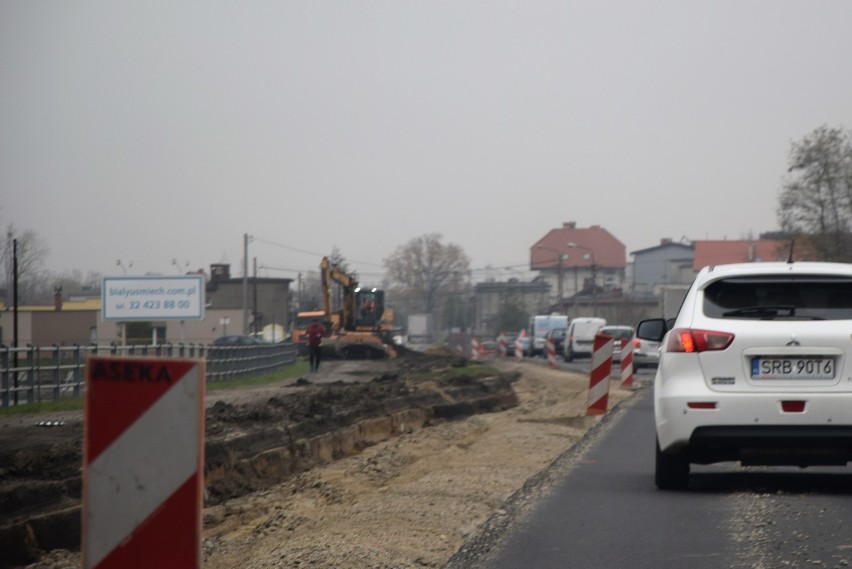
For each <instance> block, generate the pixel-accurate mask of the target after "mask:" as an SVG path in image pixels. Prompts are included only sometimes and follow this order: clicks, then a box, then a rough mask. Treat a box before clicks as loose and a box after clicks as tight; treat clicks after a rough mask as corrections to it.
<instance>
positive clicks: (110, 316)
mask: <svg viewBox="0 0 852 569" xmlns="http://www.w3.org/2000/svg"><path fill="white" fill-rule="evenodd" d="M101 300H102V310H101V314H102V316H103V319H104V320H125V321H129V320H201V319H203V318H204V276H203V275H186V276H182V277H104V281H103V286H102V288H101Z"/></svg>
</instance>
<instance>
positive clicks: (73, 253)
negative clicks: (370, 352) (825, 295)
mask: <svg viewBox="0 0 852 569" xmlns="http://www.w3.org/2000/svg"><path fill="white" fill-rule="evenodd" d="M850 23H852V2H849V1H846V0H835V1H807V2H806V1H798V0H797V1H789V0H788V1H778V0H765V1H747V0H730V1H715V0H714V1H701V2H698V1H688V0H642V1H641V2H637V1H634V0H613V1H609V2H599V1H583V2H579V1H571V0H552V1H551V0H541V1H534V0H533V1H523V2H518V1H511V2H509V1H500V0H484V1H476V2H474V1H464V0H451V1H446V2H443V1H431V0H430V1H400V0H392V1H348V2H327V1H313V0H311V1H304V2H288V1H283V0H270V1H251V0H249V1H240V2H221V1H213V2H211V1H209V0H205V1H174V0H168V1H160V0H154V1H150V0H146V1H142V2H116V1H113V0H108V1H103V2H91V1H85V0H84V1H74V2H63V1H25V0H20V1H18V0H0V198H2V199H1V200H0V207H2V209H0V223H2V226H3V228H4V229H5V228H6V226H8V224H10V223H13V224H14V225H15V226H16V227H17V228H19V229H32V230H34V231H36V232H37V233H38V234H39V235H40V236H41V237H42V239H43V240H44V241H45V243H46V244H47V246H48V247H49V248H50V255H49V257H48V259H47V266H48V268H50V269H51V270H54V271H64V270H67V269H80V270H82V271H83V272H86V271H90V270H94V271H99V272H102V273H104V274H105V275H121V274H123V269H122V267H119V266H117V260H119V259H120V260H121V261H122V263H123V265H124V266H125V267H128V266H129V265H130V263H132V265H133V266H132V267H130V268H129V270H128V274H139V275H142V274H145V273H148V272H154V273H161V274H166V275H176V274H178V270H179V269H183V268H184V267H185V266H186V265H187V264H188V265H189V267H190V268H192V269H195V268H199V267H205V268H206V267H208V266H209V265H210V264H211V263H217V262H227V263H231V265H232V267H233V268H232V274H233V275H234V276H240V275H241V263H242V257H243V249H242V248H243V234H246V233H247V234H249V235H252V236H253V237H254V240H253V241H252V243H251V244H250V246H249V259H253V258H257V263H258V265H260V266H262V267H272V269H267V270H261V274H264V275H265V276H277V277H295V276H296V271H299V270H301V271H309V270H316V269H317V267H318V265H319V262H320V259H321V256H322V255H323V254H328V253H329V252H330V251H331V250H332V248H333V247H337V248H339V250H340V252H341V253H342V254H343V255H344V257H346V258H347V259H349V260H350V262H351V264H352V265H353V268H355V269H357V270H359V271H360V272H361V273H362V278H361V280H362V282H368V281H370V280H371V277H370V275H371V274H372V275H376V276H377V275H378V273H381V272H382V270H381V265H382V261H383V259H385V258H386V257H388V256H389V255H390V254H392V253H393V251H394V250H395V249H396V248H397V247H398V246H400V245H403V244H404V243H406V242H407V241H408V240H410V239H412V238H414V237H419V236H421V235H424V234H427V233H440V234H441V235H443V238H444V242H445V243H454V244H456V245H459V246H460V247H461V248H462V249H464V251H465V252H466V253H467V254H468V256H469V257H470V260H471V265H472V267H473V268H474V269H476V270H477V272H476V273H475V274H476V275H477V278H481V277H483V276H485V275H487V274H488V273H487V272H485V271H483V270H481V269H485V268H486V267H489V266H490V267H493V268H494V269H500V268H503V267H513V268H516V269H523V266H524V265H525V264H528V262H529V248H530V246H531V245H532V244H533V243H534V242H535V241H537V240H538V239H539V238H541V237H542V236H544V235H545V234H546V233H547V232H548V231H549V230H550V229H553V228H557V227H561V225H562V224H563V223H564V222H568V221H576V222H577V225H578V226H579V227H587V226H590V225H601V226H603V227H605V228H606V229H608V230H609V231H610V232H611V233H612V234H613V235H614V236H615V237H616V238H618V239H619V240H620V241H621V242H622V243H624V245H625V246H626V248H627V251H628V253H630V252H631V251H635V250H638V249H643V248H646V247H650V246H653V245H656V244H658V243H659V241H660V239H661V238H663V237H669V238H673V239H675V240H679V239H681V238H682V237H685V238H688V239H724V238H728V239H739V238H745V237H748V236H749V235H754V236H756V235H757V234H758V233H760V232H764V231H769V230H773V229H776V228H777V222H776V207H777V197H778V192H779V189H780V187H781V183H782V181H783V177H784V175H785V172H786V169H787V158H788V153H789V150H790V145H791V143H792V142H793V141H798V140H800V139H801V138H802V137H804V136H805V135H807V134H809V133H811V132H812V131H813V130H814V129H815V128H817V127H819V126H821V125H828V126H831V127H843V128H849V127H852V72H850V64H849V59H850V56H852V33H850V31H849V30H850V28H849V26H850ZM173 259H176V260H177V266H175V265H174V264H173ZM281 269H287V270H281ZM494 276H498V277H504V278H506V277H508V276H511V274H510V272H503V273H502V274H500V273H496V272H495V275H494Z"/></svg>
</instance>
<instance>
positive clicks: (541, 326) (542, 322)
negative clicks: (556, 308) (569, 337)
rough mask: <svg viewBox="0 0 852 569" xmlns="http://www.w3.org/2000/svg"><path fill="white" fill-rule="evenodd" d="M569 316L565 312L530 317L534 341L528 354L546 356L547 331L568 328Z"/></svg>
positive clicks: (530, 329) (530, 327)
mask: <svg viewBox="0 0 852 569" xmlns="http://www.w3.org/2000/svg"><path fill="white" fill-rule="evenodd" d="M567 327H568V317H567V316H565V315H564V314H556V313H555V312H554V313H553V314H546V315H545V314H539V315H538V316H532V317H531V318H530V325H529V331H530V336H531V337H532V341H531V342H530V347H529V353H527V354H525V355H527V356H546V355H547V354H546V353H545V352H546V347H545V343H546V342H547V333H548V332H550V331H551V330H553V329H554V328H567Z"/></svg>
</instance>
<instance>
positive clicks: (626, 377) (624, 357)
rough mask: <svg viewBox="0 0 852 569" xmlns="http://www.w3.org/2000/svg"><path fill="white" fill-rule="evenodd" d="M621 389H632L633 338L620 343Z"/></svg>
mask: <svg viewBox="0 0 852 569" xmlns="http://www.w3.org/2000/svg"><path fill="white" fill-rule="evenodd" d="M620 367H621V387H633V338H626V339H624V340H622V341H621V363H620Z"/></svg>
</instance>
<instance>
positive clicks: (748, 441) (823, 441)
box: [683, 425, 852, 466]
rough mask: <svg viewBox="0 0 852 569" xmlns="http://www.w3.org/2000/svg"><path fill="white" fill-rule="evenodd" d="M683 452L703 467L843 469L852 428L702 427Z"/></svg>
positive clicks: (851, 455) (851, 449) (851, 454)
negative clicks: (724, 464)
mask: <svg viewBox="0 0 852 569" xmlns="http://www.w3.org/2000/svg"><path fill="white" fill-rule="evenodd" d="M683 453H684V456H685V457H687V458H688V460H689V461H690V462H694V463H699V464H710V463H714V462H723V461H739V462H741V463H742V464H744V465H774V466H780V465H787V466H817V465H838V466H842V465H845V464H847V463H848V462H850V461H852V426H848V425H843V426H824V427H823V426H803V427H799V426H765V427H755V426H752V425H742V426H720V427H700V428H698V429H696V430H695V432H693V433H692V437H690V440H689V445H688V446H687V447H686V448H685V449H684V451H683Z"/></svg>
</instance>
